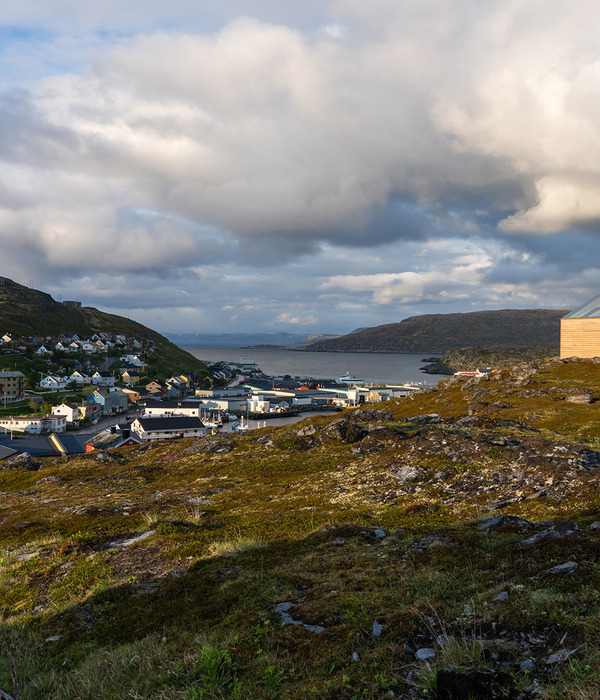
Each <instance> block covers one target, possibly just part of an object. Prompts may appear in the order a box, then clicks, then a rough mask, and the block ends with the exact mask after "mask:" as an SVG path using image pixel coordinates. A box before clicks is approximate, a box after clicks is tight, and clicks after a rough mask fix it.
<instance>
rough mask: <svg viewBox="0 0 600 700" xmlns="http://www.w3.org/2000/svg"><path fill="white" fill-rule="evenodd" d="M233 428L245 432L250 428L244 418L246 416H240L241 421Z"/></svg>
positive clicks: (236, 431)
mask: <svg viewBox="0 0 600 700" xmlns="http://www.w3.org/2000/svg"><path fill="white" fill-rule="evenodd" d="M232 430H233V431H234V432H235V433H245V432H246V431H247V430H248V421H247V420H245V419H244V416H242V417H241V418H240V422H239V423H236V424H235V425H234V426H233V428H232Z"/></svg>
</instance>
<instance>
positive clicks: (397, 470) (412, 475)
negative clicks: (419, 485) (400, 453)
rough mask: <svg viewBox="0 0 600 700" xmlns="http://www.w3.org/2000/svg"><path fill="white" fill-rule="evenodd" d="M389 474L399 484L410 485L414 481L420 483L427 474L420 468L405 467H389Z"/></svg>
mask: <svg viewBox="0 0 600 700" xmlns="http://www.w3.org/2000/svg"><path fill="white" fill-rule="evenodd" d="M390 474H391V475H392V476H393V477H394V478H395V479H397V480H398V483H400V484H411V483H413V482H415V481H422V480H423V479H424V478H425V476H426V475H427V472H426V471H425V470H424V469H423V468H422V467H417V466H415V465H407V466H393V467H391V468H390Z"/></svg>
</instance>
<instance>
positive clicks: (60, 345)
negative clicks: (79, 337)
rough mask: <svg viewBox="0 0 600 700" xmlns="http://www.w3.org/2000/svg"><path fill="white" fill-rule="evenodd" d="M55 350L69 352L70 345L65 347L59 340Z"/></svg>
mask: <svg viewBox="0 0 600 700" xmlns="http://www.w3.org/2000/svg"><path fill="white" fill-rule="evenodd" d="M54 349H55V350H61V351H63V352H67V351H68V349H69V346H68V345H64V344H63V343H61V342H60V340H59V341H58V343H56V345H55V346H54Z"/></svg>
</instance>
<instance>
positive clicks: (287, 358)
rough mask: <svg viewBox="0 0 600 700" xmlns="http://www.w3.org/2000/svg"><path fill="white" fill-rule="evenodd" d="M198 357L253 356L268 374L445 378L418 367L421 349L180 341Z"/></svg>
mask: <svg viewBox="0 0 600 700" xmlns="http://www.w3.org/2000/svg"><path fill="white" fill-rule="evenodd" d="M181 347H182V348H183V349H184V350H187V351H188V352H189V353H191V354H192V355H194V357H197V358H198V359H199V360H209V361H210V362H216V361H218V360H225V361H227V362H238V361H239V358H240V357H253V358H254V360H255V361H256V363H257V364H258V366H259V367H260V368H261V370H262V371H263V372H264V373H265V374H268V375H271V376H279V375H285V374H289V375H291V376H292V377H296V376H300V377H313V378H314V379H335V378H336V377H339V376H341V375H342V374H346V373H348V374H351V375H352V376H354V377H356V378H357V379H362V380H364V381H366V382H389V383H401V382H402V383H404V382H414V383H418V384H427V385H432V384H437V383H438V382H439V380H440V379H444V378H446V377H445V375H441V374H424V373H423V372H420V371H419V367H421V366H422V365H423V362H422V360H423V358H424V357H427V355H426V354H425V353H422V354H419V355H409V354H403V355H399V354H395V353H365V352H298V351H294V350H266V349H264V348H261V349H247V348H246V349H243V348H208V347H198V346H193V345H182V346H181Z"/></svg>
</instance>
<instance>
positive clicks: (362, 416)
mask: <svg viewBox="0 0 600 700" xmlns="http://www.w3.org/2000/svg"><path fill="white" fill-rule="evenodd" d="M348 418H349V419H350V420H354V421H357V422H359V423H373V422H375V421H377V422H381V421H385V420H393V419H394V414H393V413H392V412H391V411H382V410H381V409H373V410H372V411H369V410H365V409H362V408H359V409H358V410H356V411H352V413H349V414H348Z"/></svg>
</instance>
